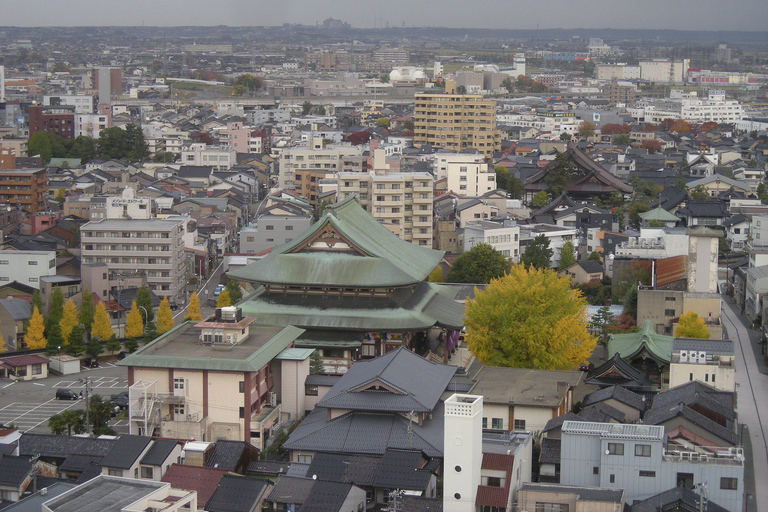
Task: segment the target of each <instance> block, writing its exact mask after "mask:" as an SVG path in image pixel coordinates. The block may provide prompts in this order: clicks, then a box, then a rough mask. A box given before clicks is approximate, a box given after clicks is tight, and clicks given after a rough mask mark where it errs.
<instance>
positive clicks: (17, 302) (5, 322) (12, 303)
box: [0, 296, 32, 350]
mask: <svg viewBox="0 0 768 512" xmlns="http://www.w3.org/2000/svg"><path fill="white" fill-rule="evenodd" d="M31 317H32V305H31V304H30V302H29V301H27V300H25V299H14V298H13V296H9V297H8V298H6V299H0V336H2V337H3V341H5V346H6V347H7V348H6V350H7V349H16V348H19V347H21V345H22V342H23V341H24V332H25V325H26V322H27V321H28V320H29V319H30V318H31Z"/></svg>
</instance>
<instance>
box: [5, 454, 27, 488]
mask: <svg viewBox="0 0 768 512" xmlns="http://www.w3.org/2000/svg"><path fill="white" fill-rule="evenodd" d="M34 465H35V463H34V462H32V461H30V459H29V457H14V456H12V455H3V456H2V457H1V458H0V485H3V486H8V487H13V488H17V489H18V488H19V487H20V486H21V484H22V483H23V482H24V480H25V479H26V478H27V476H28V475H29V474H30V472H31V471H32V468H33V467H34Z"/></svg>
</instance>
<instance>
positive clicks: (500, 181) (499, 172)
mask: <svg viewBox="0 0 768 512" xmlns="http://www.w3.org/2000/svg"><path fill="white" fill-rule="evenodd" d="M493 170H494V171H495V172H496V188H500V189H502V190H507V187H509V169H507V168H506V167H504V166H503V165H497V166H496V167H494V168H493Z"/></svg>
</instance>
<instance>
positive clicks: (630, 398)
mask: <svg viewBox="0 0 768 512" xmlns="http://www.w3.org/2000/svg"><path fill="white" fill-rule="evenodd" d="M609 398H613V399H614V400H617V401H619V402H621V403H623V404H626V405H628V406H630V407H632V408H633V409H637V410H638V411H644V410H645V400H643V396H642V395H638V394H637V393H633V392H632V391H629V390H628V389H624V388H623V387H621V386H608V387H607V388H603V389H599V390H597V391H595V392H594V393H590V394H588V395H587V396H585V397H584V400H582V401H581V403H582V404H583V405H584V406H585V407H586V406H588V405H592V404H596V403H598V402H603V401H605V400H608V399H609Z"/></svg>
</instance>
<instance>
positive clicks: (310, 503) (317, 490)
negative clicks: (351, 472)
mask: <svg viewBox="0 0 768 512" xmlns="http://www.w3.org/2000/svg"><path fill="white" fill-rule="evenodd" d="M350 490H352V484H343V483H339V482H323V481H321V480H316V481H315V483H314V485H313V486H312V490H311V491H310V492H309V496H307V499H306V501H305V502H304V505H303V506H302V507H301V512H338V511H339V510H340V509H341V506H342V505H343V504H344V501H345V500H346V499H347V496H348V495H349V491H350Z"/></svg>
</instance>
